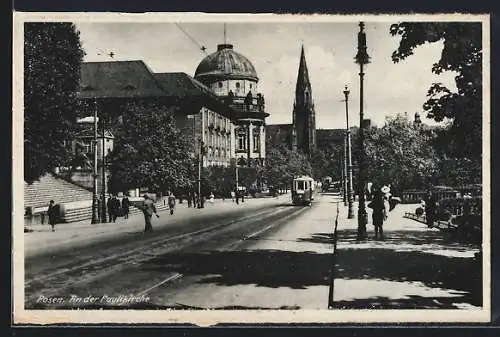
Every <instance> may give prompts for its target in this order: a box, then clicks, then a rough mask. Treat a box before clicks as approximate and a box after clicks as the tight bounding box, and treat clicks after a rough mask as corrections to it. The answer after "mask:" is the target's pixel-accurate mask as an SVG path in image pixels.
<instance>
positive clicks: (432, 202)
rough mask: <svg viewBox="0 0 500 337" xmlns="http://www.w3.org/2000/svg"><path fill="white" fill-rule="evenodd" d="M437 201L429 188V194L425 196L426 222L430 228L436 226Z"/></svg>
mask: <svg viewBox="0 0 500 337" xmlns="http://www.w3.org/2000/svg"><path fill="white" fill-rule="evenodd" d="M436 203H437V201H436V197H435V196H434V193H432V191H431V190H430V189H429V190H428V191H427V196H426V197H425V222H426V223H427V227H429V228H432V227H433V226H434V220H435V218H436Z"/></svg>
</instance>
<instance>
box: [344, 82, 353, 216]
mask: <svg viewBox="0 0 500 337" xmlns="http://www.w3.org/2000/svg"><path fill="white" fill-rule="evenodd" d="M344 96H345V118H346V148H347V158H346V167H347V177H346V180H347V203H348V210H347V218H348V219H352V218H354V212H353V209H352V203H353V200H352V158H351V129H350V128H349V103H348V101H349V90H348V89H347V85H346V86H345V89H344Z"/></svg>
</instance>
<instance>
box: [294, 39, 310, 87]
mask: <svg viewBox="0 0 500 337" xmlns="http://www.w3.org/2000/svg"><path fill="white" fill-rule="evenodd" d="M310 87H311V82H310V81H309V72H308V71H307V63H306V55H305V53H304V45H302V49H301V51H300V63H299V73H298V75H297V86H296V88H295V92H296V93H300V92H303V91H304V89H305V88H310Z"/></svg>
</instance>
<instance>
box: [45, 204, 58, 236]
mask: <svg viewBox="0 0 500 337" xmlns="http://www.w3.org/2000/svg"><path fill="white" fill-rule="evenodd" d="M47 215H48V217H49V225H50V226H52V231H53V232H55V231H56V229H55V226H56V222H57V217H58V216H59V207H58V206H57V205H55V204H54V200H50V202H49V208H48V209H47Z"/></svg>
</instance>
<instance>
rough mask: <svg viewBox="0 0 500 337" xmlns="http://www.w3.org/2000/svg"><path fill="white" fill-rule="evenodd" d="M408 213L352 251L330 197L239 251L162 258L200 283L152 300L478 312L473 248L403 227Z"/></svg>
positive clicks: (401, 209) (352, 238) (415, 225)
mask: <svg viewBox="0 0 500 337" xmlns="http://www.w3.org/2000/svg"><path fill="white" fill-rule="evenodd" d="M339 201H340V203H339V224H338V234H339V241H338V247H337V248H338V250H337V254H336V255H335V259H336V260H334V255H333V228H334V220H335V215H336V210H337V203H338V202H339ZM354 206H355V207H354V209H355V213H356V211H357V204H355V205H354ZM412 208H414V205H398V206H396V209H395V210H394V211H393V212H391V214H390V217H389V219H388V221H387V223H386V225H385V230H386V240H385V241H374V240H373V227H372V226H371V225H370V224H369V225H368V226H367V227H368V234H369V239H368V240H367V241H365V242H362V243H357V242H356V229H357V220H356V219H349V220H348V219H346V218H347V207H345V206H344V205H343V203H342V202H341V200H339V198H338V197H337V196H332V195H320V196H318V198H317V199H316V200H315V202H314V203H313V205H312V206H311V208H309V207H304V208H303V211H301V212H300V214H298V216H296V217H292V218H290V219H288V220H287V221H286V223H285V224H283V225H279V224H278V225H276V224H273V223H271V224H270V227H271V228H270V229H269V230H267V231H265V232H262V233H260V231H259V232H258V233H260V234H259V235H256V236H253V237H252V238H251V239H248V240H247V241H245V242H246V245H244V246H243V247H239V248H235V249H233V250H229V251H226V250H221V251H211V252H210V253H206V252H192V253H190V254H189V256H178V255H168V256H166V257H164V258H165V260H168V261H169V262H168V263H169V265H173V266H175V267H174V269H172V270H171V271H172V272H174V271H175V272H177V273H180V274H182V275H185V277H189V276H196V277H199V278H200V279H201V280H198V281H196V282H195V283H193V284H192V285H190V286H188V287H187V288H185V289H183V290H182V291H181V292H179V293H176V294H175V295H173V296H172V297H169V298H168V299H162V298H161V297H160V298H156V297H155V296H154V295H152V296H153V297H154V298H155V300H157V301H158V302H159V303H162V304H166V305H186V306H192V307H199V308H217V309H238V308H245V309H326V308H328V304H329V300H328V299H329V295H330V291H331V290H333V308H334V309H376V308H379V309H403V308H412V309H425V308H447V309H458V308H466V309H470V308H477V307H479V306H481V294H482V293H481V262H480V261H477V260H475V259H474V253H475V252H477V250H478V247H472V246H469V245H467V244H462V243H458V242H453V241H451V240H448V239H447V237H446V236H444V233H442V232H440V231H439V230H437V229H427V226H425V225H423V224H421V223H419V222H416V221H413V220H409V219H405V218H403V215H404V213H405V212H406V211H409V210H411V209H412ZM297 209H299V208H297ZM369 216H371V214H369ZM256 234H257V233H256ZM332 263H333V264H334V265H335V268H332V265H333V264H332ZM162 267H163V268H167V267H168V266H162ZM332 276H333V277H334V282H333V283H332ZM332 284H333V287H332ZM160 296H161V295H160Z"/></svg>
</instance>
